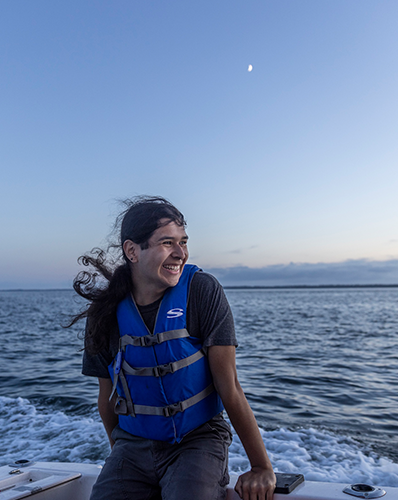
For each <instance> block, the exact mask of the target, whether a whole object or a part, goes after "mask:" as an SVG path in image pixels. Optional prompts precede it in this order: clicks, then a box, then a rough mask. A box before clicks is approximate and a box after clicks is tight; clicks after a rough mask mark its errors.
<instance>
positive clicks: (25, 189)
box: [0, 0, 398, 288]
mask: <svg viewBox="0 0 398 500" xmlns="http://www.w3.org/2000/svg"><path fill="white" fill-rule="evenodd" d="M397 19H398V3H397V2H396V0H377V1H375V0H350V1H347V0H324V1H320V0H268V1H265V0H262V1H250V0H248V1H246V2H243V1H236V0H229V1H216V2H214V1H207V0H204V1H202V2H186V1H182V0H181V1H180V0H178V1H173V0H171V1H168V2H161V1H151V0H142V1H133V0H117V1H103V0H96V1H85V0H79V1H76V0H68V2H54V1H53V0H35V1H34V2H30V1H28V0H13V1H12V2H3V3H2V5H1V15H0V50H1V54H2V57H1V59H0V72H1V78H0V92H1V109H0V165H1V182H0V195H1V196H0V220H1V235H2V236H1V241H2V243H1V248H0V256H1V258H0V288H16V287H22V288H24V287H28V288H32V287H64V286H70V283H71V280H72V278H73V276H74V274H75V273H76V271H77V270H78V267H77V265H76V259H77V257H78V256H79V255H81V254H82V253H84V252H85V251H87V250H90V249H91V248H92V247H94V246H98V245H104V244H105V237H106V236H107V234H108V233H109V231H110V228H111V225H112V222H113V219H114V216H115V214H117V212H118V206H117V204H116V202H115V200H116V199H121V198H126V197H131V196H134V195H136V194H156V195H162V196H165V197H167V198H168V199H170V200H171V201H172V202H173V203H175V204H176V205H177V206H178V208H180V210H181V211H182V212H183V213H184V214H185V215H186V218H187V220H188V233H189V236H190V251H191V261H192V262H195V263H197V264H198V265H200V266H202V267H203V268H205V269H213V270H217V269H218V270H220V269H224V271H223V272H222V273H221V272H219V271H215V272H216V273H217V272H219V276H220V277H221V274H223V276H224V277H225V276H227V275H228V273H229V268H239V269H241V270H242V269H246V268H250V269H251V270H250V273H251V274H250V275H251V276H253V272H255V271H253V269H258V270H259V274H258V277H260V276H265V277H264V279H263V278H262V281H261V280H260V281H261V284H270V283H271V281H270V279H268V278H267V277H266V275H264V274H261V273H262V272H263V271H264V268H265V270H267V269H272V270H273V271H275V270H277V269H279V268H281V269H282V268H283V269H286V268H287V266H289V265H290V268H291V267H292V265H294V266H296V268H298V267H299V268H300V269H301V270H302V271H303V275H302V278H300V279H301V280H302V282H303V283H304V282H310V281H311V279H312V278H311V273H309V274H307V275H306V273H305V272H304V271H305V270H306V269H309V267H308V266H310V268H311V269H313V268H314V266H318V267H319V269H323V270H324V273H326V274H324V275H323V276H324V278H322V277H321V278H319V277H318V279H320V280H321V281H322V280H323V279H324V280H326V281H328V280H329V282H331V281H330V280H331V279H332V277H333V279H339V278H338V276H339V275H338V274H336V273H337V268H336V264H337V263H344V266H350V265H351V264H352V265H354V266H356V267H355V269H356V272H357V271H358V269H363V270H364V272H363V275H359V276H357V275H356V276H357V277H355V278H354V277H353V278H352V279H353V280H354V281H356V282H358V281H361V279H362V280H365V281H369V280H370V277H369V276H370V275H369V272H370V271H369V269H373V270H374V272H373V274H372V272H370V274H371V276H373V282H380V283H381V282H385V283H388V282H390V283H391V282H398V228H397V223H396V216H397V209H396V207H397V202H396V199H397V187H398V168H397V167H398V141H397V132H398V125H397V116H398V109H397V108H398V98H397V90H396V89H397V88H398V65H397V58H396V54H397V53H398V31H397V27H396V20H397ZM249 64H252V65H253V71H251V72H248V71H247V68H248V65H249ZM380 262H387V263H388V266H387V267H386V266H384V268H383V269H386V268H388V269H390V270H391V271H390V272H387V271H385V272H384V274H383V273H381V274H380V273H379V274H378V273H377V272H376V271H375V269H380V268H381V267H383V266H380V265H379V263H380ZM291 263H293V264H291ZM307 265H308V266H307ZM269 266H271V267H269ZM278 266H279V267H278ZM306 266H307V267H306ZM311 266H312V267H311ZM361 266H362V267H361ZM339 269H342V267H341V266H340V267H339ZM345 269H346V267H345ZM242 272H243V271H242ZM327 272H328V273H329V274H327ZM238 274H239V273H238ZM231 276H232V275H231ZM239 276H241V278H239V280H241V279H242V280H243V279H244V278H243V277H242V276H243V275H242V274H239ZM341 276H342V279H343V277H344V276H345V279H347V277H348V276H350V275H349V273H348V274H347V272H346V273H345V274H342V275H341ZM361 276H362V278H361ZM220 279H221V280H222V278H220ZM259 279H260V278H259ZM350 279H351V278H350ZM370 281H371V280H370ZM277 282H278V283H279V281H278V280H277ZM271 284H272V283H271Z"/></svg>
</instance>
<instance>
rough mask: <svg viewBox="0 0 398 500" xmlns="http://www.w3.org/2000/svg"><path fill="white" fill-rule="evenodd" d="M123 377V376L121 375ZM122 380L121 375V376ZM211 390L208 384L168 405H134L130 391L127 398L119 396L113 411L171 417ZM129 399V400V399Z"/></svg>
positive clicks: (119, 413)
mask: <svg viewBox="0 0 398 500" xmlns="http://www.w3.org/2000/svg"><path fill="white" fill-rule="evenodd" d="M123 378H124V377H123ZM121 380H122V376H121ZM213 391H215V388H214V385H213V384H210V385H208V386H207V387H206V388H205V389H203V391H201V392H199V393H198V394H195V395H194V396H192V397H190V398H188V399H185V400H184V401H179V402H178V403H173V404H171V405H168V406H146V405H135V404H133V402H132V401H131V397H130V393H129V392H127V393H126V392H125V394H127V395H128V396H127V398H126V399H124V398H122V397H119V398H118V399H117V401H116V405H115V413H116V414H117V415H129V416H131V417H135V416H136V415H137V414H138V415H157V416H160V417H173V416H174V415H176V414H177V413H179V412H182V411H185V410H186V409H187V408H190V407H191V406H193V405H195V404H196V403H199V401H202V399H204V398H206V397H207V396H209V395H210V394H211V393H212V392H213ZM129 400H130V401H129Z"/></svg>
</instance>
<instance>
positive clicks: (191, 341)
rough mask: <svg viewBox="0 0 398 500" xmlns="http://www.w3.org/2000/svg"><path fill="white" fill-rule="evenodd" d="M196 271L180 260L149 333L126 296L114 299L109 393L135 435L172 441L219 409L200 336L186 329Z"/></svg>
mask: <svg viewBox="0 0 398 500" xmlns="http://www.w3.org/2000/svg"><path fill="white" fill-rule="evenodd" d="M196 271H198V267H196V266H193V265H188V264H187V265H185V267H184V270H183V273H182V275H181V277H180V280H179V282H178V284H177V285H176V286H174V287H170V288H168V289H167V290H166V292H165V294H164V296H163V299H162V302H161V304H160V306H159V310H158V315H157V318H156V324H155V329H154V332H153V333H150V332H149V330H148V329H147V327H146V325H145V323H144V321H143V319H142V317H141V315H140V313H139V311H138V309H137V307H136V305H135V303H134V301H133V299H132V297H130V296H129V297H126V298H125V299H124V300H123V301H122V302H120V304H119V305H118V308H117V320H118V325H119V332H120V350H119V352H118V354H117V356H116V358H115V360H114V361H113V362H112V363H111V364H110V365H109V367H108V369H109V372H110V375H111V378H112V380H113V390H112V394H111V398H112V396H113V394H114V392H115V390H117V393H118V398H117V402H116V406H115V412H116V413H117V414H118V415H119V426H120V427H121V428H122V429H124V430H125V431H127V432H129V433H131V434H133V435H135V436H141V437H144V438H148V439H156V440H160V441H168V442H170V443H175V442H177V443H178V442H180V441H181V439H182V438H183V437H184V436H185V435H186V434H188V432H190V431H192V430H193V429H196V428H197V427H199V426H200V425H202V424H204V423H205V422H207V421H208V420H210V419H211V418H213V417H214V416H215V415H217V414H218V413H220V412H221V411H222V410H223V406H222V403H221V399H220V397H219V396H218V394H217V392H216V391H215V389H214V386H213V382H212V376H211V373H210V369H209V366H208V361H207V357H206V356H205V355H204V353H203V351H202V350H201V348H202V344H201V342H200V339H198V338H195V337H191V336H190V335H189V333H188V332H187V330H186V308H187V302H188V295H189V288H190V283H191V280H192V277H193V275H194V274H195V272H196ZM111 398H110V399H111Z"/></svg>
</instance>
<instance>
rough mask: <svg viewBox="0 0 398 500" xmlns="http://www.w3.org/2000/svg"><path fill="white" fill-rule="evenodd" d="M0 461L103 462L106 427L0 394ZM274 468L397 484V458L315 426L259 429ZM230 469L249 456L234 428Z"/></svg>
mask: <svg viewBox="0 0 398 500" xmlns="http://www.w3.org/2000/svg"><path fill="white" fill-rule="evenodd" d="M0 428H1V429H2V433H1V435H0V450H1V456H0V465H4V464H7V463H11V462H14V461H15V460H20V459H28V460H41V461H52V460H54V461H60V462H61V461H65V462H92V463H98V464H102V463H103V461H104V459H105V457H106V456H107V455H108V453H109V445H108V440H107V437H106V433H105V430H104V428H103V425H102V423H101V421H100V419H99V416H98V414H97V413H96V412H93V417H92V418H90V417H81V416H74V415H67V414H65V413H63V412H61V411H54V410H52V409H51V408H49V409H48V410H41V409H40V410H39V409H37V408H36V407H35V406H34V405H33V404H32V403H30V402H29V401H28V400H26V399H22V398H16V399H14V398H6V397H0ZM261 434H262V438H263V440H264V442H265V444H266V447H267V450H268V454H269V456H270V459H271V461H272V463H273V466H274V468H275V470H276V471H279V472H291V473H300V474H303V475H304V477H305V478H306V479H307V480H309V481H326V482H333V481H335V482H349V483H353V482H365V483H371V484H374V485H380V486H394V487H398V464H395V463H393V462H392V461H391V460H389V459H387V458H383V457H378V456H377V455H376V454H375V453H368V452H367V451H366V450H365V449H364V448H363V447H361V445H360V443H358V442H357V441H355V440H354V439H352V438H350V437H346V436H339V435H335V434H332V433H328V432H325V431H320V430H315V429H300V430H296V431H292V430H288V429H284V428H281V429H277V430H274V431H264V430H261ZM229 464H230V471H231V472H235V473H240V472H244V471H246V470H247V469H248V468H249V462H248V460H247V458H246V455H245V453H244V450H243V447H242V444H241V442H240V440H239V438H238V437H237V435H236V434H235V433H234V434H233V442H232V445H231V448H230V462H229Z"/></svg>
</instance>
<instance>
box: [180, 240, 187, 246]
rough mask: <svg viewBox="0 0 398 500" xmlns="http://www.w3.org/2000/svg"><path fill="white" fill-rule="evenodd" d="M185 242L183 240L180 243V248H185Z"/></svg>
mask: <svg viewBox="0 0 398 500" xmlns="http://www.w3.org/2000/svg"><path fill="white" fill-rule="evenodd" d="M187 243H188V242H187V241H185V240H183V241H180V246H182V247H186V246H187Z"/></svg>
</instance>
